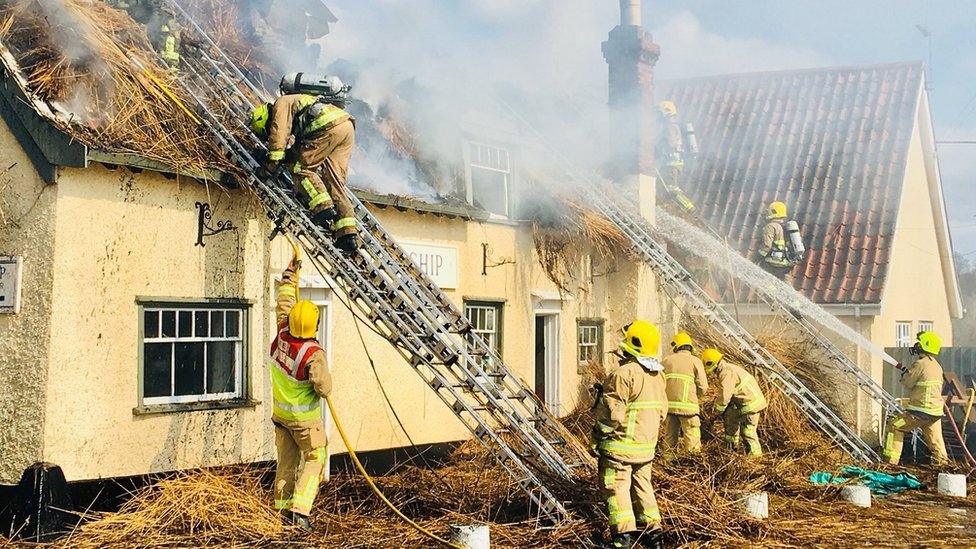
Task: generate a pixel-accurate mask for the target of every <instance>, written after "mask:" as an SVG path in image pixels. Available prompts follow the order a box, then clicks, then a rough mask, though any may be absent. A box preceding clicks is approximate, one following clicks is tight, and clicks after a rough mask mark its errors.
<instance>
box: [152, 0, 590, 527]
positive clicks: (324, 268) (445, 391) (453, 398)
mask: <svg viewBox="0 0 976 549" xmlns="http://www.w3.org/2000/svg"><path fill="white" fill-rule="evenodd" d="M166 2H167V3H168V4H169V5H170V6H171V7H172V9H173V11H174V12H175V14H176V17H177V19H178V20H179V22H180V23H181V25H182V32H184V33H185V34H191V35H192V37H193V39H194V42H195V44H196V45H195V46H194V48H195V50H194V51H192V52H185V53H184V55H183V58H182V66H181V67H180V70H181V76H182V78H181V80H182V83H183V85H184V88H185V91H186V92H187V93H188V95H189V96H190V97H191V98H192V100H193V103H194V104H195V108H196V110H197V113H198V115H200V117H201V118H202V119H203V121H204V122H203V123H204V124H205V125H206V126H207V128H208V129H209V131H210V132H211V133H212V134H213V136H214V137H215V138H216V140H217V141H218V142H219V144H220V145H221V147H222V149H223V150H224V152H225V153H226V155H227V158H228V159H229V160H230V161H231V162H233V164H234V165H236V166H237V167H238V168H239V169H240V170H241V173H242V174H243V179H244V181H245V182H246V184H247V186H248V187H249V188H250V189H251V190H252V191H253V192H254V193H255V194H256V195H257V197H258V198H259V199H260V200H261V202H262V203H263V205H264V206H265V209H266V210H267V214H268V216H269V217H270V218H271V219H272V220H274V222H275V224H276V226H277V229H276V230H281V231H285V232H287V233H290V234H291V235H293V236H294V237H295V238H297V239H298V240H299V241H300V242H301V243H302V245H303V246H304V247H305V248H306V250H307V255H308V260H310V261H311V262H312V263H313V264H314V265H315V266H316V267H317V268H318V269H319V270H320V272H321V273H322V274H323V275H324V276H326V277H327V279H328V280H331V281H332V284H333V285H334V288H335V289H337V290H338V291H340V292H342V293H343V294H345V296H346V298H347V300H348V302H349V303H350V305H351V308H355V311H353V312H354V314H356V312H357V311H358V314H357V315H356V316H357V317H365V319H366V321H368V323H369V325H370V326H371V328H372V329H374V330H375V331H376V332H377V333H378V334H380V335H381V336H383V337H384V338H385V339H387V341H389V342H390V343H391V344H392V345H393V346H394V348H395V349H396V350H397V352H398V353H399V354H400V355H401V356H402V357H403V358H404V359H405V360H406V361H407V362H408V363H409V364H410V366H411V367H412V368H413V370H414V371H415V372H417V374H419V375H420V377H421V378H422V379H423V380H424V382H425V383H426V384H427V385H428V386H429V387H430V388H431V389H433V391H434V393H435V394H436V395H437V396H438V397H439V398H440V399H441V400H442V401H443V402H444V403H445V404H446V405H447V406H448V407H449V408H450V409H451V410H452V411H453V412H454V414H455V415H456V416H457V417H458V418H459V419H460V420H461V422H462V423H463V424H464V425H465V427H467V428H468V430H470V432H471V433H472V434H473V435H474V437H475V438H477V439H478V440H479V441H480V442H481V443H482V444H483V445H484V446H485V447H486V448H487V449H488V450H489V451H491V452H492V453H493V456H494V458H495V459H496V461H497V462H498V464H499V465H500V466H501V467H502V468H503V469H504V470H505V471H506V472H507V473H508V474H509V475H511V477H512V478H513V479H514V480H515V481H516V483H517V485H518V486H519V487H520V488H521V489H522V490H523V491H524V492H525V493H526V495H527V496H528V498H529V500H530V502H531V504H532V505H533V506H534V507H535V509H536V512H537V515H538V517H539V518H540V519H544V520H549V521H559V520H564V519H567V518H569V514H568V512H567V510H566V508H565V506H564V505H563V503H562V502H561V501H560V500H559V499H558V498H557V497H556V495H555V494H554V493H553V491H552V490H551V488H550V486H551V485H552V482H553V481H559V480H569V481H575V480H579V479H580V478H585V477H586V476H588V475H589V474H590V473H591V470H592V459H591V458H590V457H589V456H588V455H587V452H586V450H585V449H584V448H583V447H582V445H581V444H580V442H579V441H578V440H577V439H576V437H575V436H574V435H572V434H571V433H570V432H569V431H568V430H567V429H566V428H565V427H564V426H563V425H562V424H561V423H560V422H559V421H558V420H557V419H556V418H555V417H554V416H553V415H552V414H551V413H550V412H549V411H548V410H547V408H546V406H545V404H544V403H543V402H542V401H541V400H540V399H539V398H538V397H537V396H536V395H535V393H534V392H533V391H531V390H530V389H529V388H528V386H527V384H526V383H525V382H524V381H523V380H522V379H521V378H520V377H519V376H518V375H517V374H516V373H514V372H513V371H512V370H511V369H510V368H508V366H506V365H505V363H504V362H503V361H502V360H501V358H500V357H499V356H498V353H497V352H496V351H495V350H494V349H493V348H491V347H490V346H489V345H488V344H487V343H486V342H485V341H484V339H482V338H481V337H480V336H479V335H477V334H476V333H475V332H474V331H473V330H472V325H471V323H470V322H469V321H468V319H467V318H466V316H465V315H464V314H463V312H462V311H461V310H460V309H458V307H457V306H456V305H454V304H453V303H452V302H451V301H450V300H449V299H448V297H447V296H446V295H445V294H444V293H443V291H442V290H441V289H440V288H439V287H438V286H437V285H436V284H434V283H433V282H432V281H431V280H430V278H429V277H428V276H427V275H426V274H425V273H424V272H423V271H421V270H420V268H419V267H418V266H417V265H416V264H415V263H414V262H413V261H412V260H411V259H410V258H409V257H408V256H407V255H406V253H405V252H404V251H403V249H402V248H400V246H399V245H398V244H397V243H396V242H395V241H394V239H393V238H392V237H391V236H390V235H389V234H388V233H387V232H386V231H385V230H384V229H383V228H382V227H381V226H380V223H379V222H378V221H377V220H376V218H375V217H374V216H373V215H372V214H371V213H370V212H369V211H368V210H367V209H366V208H365V206H364V205H363V204H362V202H361V201H359V200H358V198H357V197H355V196H354V195H352V193H350V196H349V198H350V200H351V201H352V203H353V206H354V208H355V213H356V217H357V220H358V223H359V227H360V229H361V231H360V239H361V245H360V249H359V250H358V251H357V252H356V253H355V254H352V255H345V254H343V253H342V252H341V251H339V250H338V249H337V248H335V246H334V245H333V242H332V238H331V235H330V234H328V233H326V232H325V231H323V230H322V229H321V228H320V227H319V226H317V225H315V224H314V223H312V221H311V219H310V216H309V214H308V211H307V209H306V208H305V207H304V206H303V205H302V204H301V203H300V202H299V201H297V200H296V199H295V197H294V196H293V192H292V190H291V189H292V184H291V182H290V181H289V179H288V176H287V174H285V175H279V176H271V177H268V178H264V179H262V178H260V177H258V176H257V175H256V174H257V173H258V171H259V168H260V167H261V164H260V163H259V162H258V161H257V160H256V159H255V156H254V151H259V150H265V149H266V146H265V144H264V143H263V141H262V140H260V139H258V138H256V137H255V136H254V135H253V134H252V133H251V131H250V129H249V128H248V122H249V121H250V112H251V109H252V108H253V106H254V105H255V104H258V103H259V102H264V101H266V100H267V98H268V96H267V94H266V93H265V92H263V91H262V90H260V89H258V87H257V86H255V85H254V84H253V83H252V82H251V81H250V80H249V79H248V78H247V77H246V76H245V75H244V73H243V72H242V71H241V69H240V68H238V67H237V66H236V65H235V64H234V63H233V62H232V61H231V60H230V59H229V58H228V57H227V56H226V55H225V54H224V52H223V51H222V50H221V49H220V48H219V47H218V46H217V44H216V43H214V41H213V40H212V39H211V38H210V37H209V36H208V35H207V33H206V32H205V31H204V30H203V29H202V28H201V27H200V26H199V25H198V24H197V23H196V22H195V21H194V20H193V19H192V17H191V16H190V15H189V14H188V13H187V12H186V11H185V10H184V9H183V7H182V6H181V5H180V4H179V3H178V2H177V1H176V0H166ZM184 43H187V41H184Z"/></svg>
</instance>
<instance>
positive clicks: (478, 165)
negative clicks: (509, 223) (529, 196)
mask: <svg viewBox="0 0 976 549" xmlns="http://www.w3.org/2000/svg"><path fill="white" fill-rule="evenodd" d="M467 153H468V158H467V161H468V173H469V179H468V181H469V183H468V189H467V191H468V192H467V194H468V196H467V198H468V202H469V203H470V204H472V205H474V206H477V207H479V208H481V209H483V210H486V211H488V212H490V213H491V214H492V216H493V217H499V218H505V219H507V218H509V217H511V197H512V160H511V154H510V152H509V150H508V149H506V148H503V147H497V146H493V145H486V144H483V143H478V142H474V141H471V142H469V143H468V150H467Z"/></svg>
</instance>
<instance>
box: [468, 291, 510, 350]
mask: <svg viewBox="0 0 976 549" xmlns="http://www.w3.org/2000/svg"><path fill="white" fill-rule="evenodd" d="M464 316H466V317H468V321H469V322H471V326H472V327H473V330H472V333H474V334H477V335H479V336H481V337H482V339H484V340H485V342H486V343H488V345H489V346H490V347H491V348H492V349H494V350H495V351H497V352H498V354H499V355H501V352H502V345H501V339H502V338H501V334H502V328H501V325H502V304H501V303H491V302H484V301H468V302H465V303H464Z"/></svg>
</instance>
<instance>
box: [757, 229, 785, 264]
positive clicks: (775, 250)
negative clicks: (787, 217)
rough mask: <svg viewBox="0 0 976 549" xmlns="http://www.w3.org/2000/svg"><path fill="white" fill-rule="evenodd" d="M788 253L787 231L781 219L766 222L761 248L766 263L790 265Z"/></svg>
mask: <svg viewBox="0 0 976 549" xmlns="http://www.w3.org/2000/svg"><path fill="white" fill-rule="evenodd" d="M786 253H787V248H786V232H785V231H784V230H783V223H782V222H781V221H780V220H779V219H774V220H772V221H770V222H769V223H766V226H765V227H764V228H763V245H762V248H760V249H759V255H760V256H762V258H763V259H764V260H765V261H766V263H770V264H772V265H779V266H789V264H790V262H789V260H788V259H787V258H786Z"/></svg>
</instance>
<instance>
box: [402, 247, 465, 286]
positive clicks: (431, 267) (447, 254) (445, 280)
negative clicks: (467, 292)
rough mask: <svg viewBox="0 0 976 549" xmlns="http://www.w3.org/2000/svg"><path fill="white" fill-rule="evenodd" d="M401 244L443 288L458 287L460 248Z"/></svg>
mask: <svg viewBox="0 0 976 549" xmlns="http://www.w3.org/2000/svg"><path fill="white" fill-rule="evenodd" d="M400 246H402V247H403V249H404V250H405V251H406V252H407V255H408V256H410V259H412V260H414V262H415V263H417V265H419V266H420V269H421V270H422V271H424V272H425V273H426V274H427V276H429V277H430V278H431V280H433V281H434V283H435V284H437V285H438V286H440V287H441V288H448V289H455V288H457V287H458V250H457V248H456V247H454V246H440V245H437V244H417V243H413V242H401V243H400Z"/></svg>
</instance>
